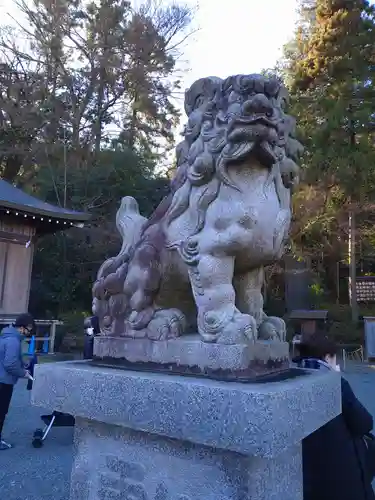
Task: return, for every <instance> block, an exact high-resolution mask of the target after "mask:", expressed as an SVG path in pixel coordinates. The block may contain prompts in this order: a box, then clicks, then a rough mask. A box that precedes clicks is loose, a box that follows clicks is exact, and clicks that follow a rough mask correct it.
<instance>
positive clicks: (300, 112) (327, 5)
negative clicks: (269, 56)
mask: <svg viewBox="0 0 375 500" xmlns="http://www.w3.org/2000/svg"><path fill="white" fill-rule="evenodd" d="M374 15H375V9H374V6H372V5H370V3H369V2H368V1H366V0H315V1H311V0H308V1H307V0H302V1H301V2H300V22H299V23H298V27H297V30H296V33H295V37H294V39H293V40H292V41H291V43H290V44H288V46H287V47H286V48H285V53H284V61H283V69H284V72H285V76H286V81H287V83H288V85H289V87H290V90H291V95H292V108H293V109H292V114H294V115H296V117H297V120H298V124H299V130H300V134H301V140H302V141H303V142H304V144H305V146H306V153H305V156H304V161H303V166H304V177H305V184H304V185H303V186H302V189H301V191H300V193H298V194H297V196H296V198H295V200H294V203H295V204H296V205H297V207H298V208H297V211H296V217H297V219H298V221H297V224H296V226H295V229H296V228H298V233H297V234H296V233H295V234H294V241H295V243H297V245H299V246H300V248H303V250H306V249H307V248H308V249H309V250H310V252H311V253H313V254H314V253H315V254H317V253H320V254H323V255H324V256H325V258H327V257H328V260H329V261H330V265H331V268H332V264H333V263H334V262H335V261H338V260H341V259H342V258H343V257H344V256H345V255H347V253H346V246H345V245H346V244H347V239H348V238H347V235H348V212H352V213H355V212H356V213H358V214H359V217H358V221H360V222H361V224H362V227H361V229H365V226H366V217H363V215H360V212H361V211H362V212H363V211H364V209H365V208H366V206H367V204H368V202H369V200H370V199H371V197H372V195H373V193H374V186H375V168H374V165H375V150H374V141H373V122H374V112H375V104H374V103H375V87H374V85H375V64H374V63H375V51H374V47H375V22H374ZM353 234H354V233H353Z"/></svg>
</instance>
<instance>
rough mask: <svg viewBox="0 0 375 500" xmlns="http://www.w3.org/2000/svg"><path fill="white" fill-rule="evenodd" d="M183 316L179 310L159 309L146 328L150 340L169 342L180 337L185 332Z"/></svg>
mask: <svg viewBox="0 0 375 500" xmlns="http://www.w3.org/2000/svg"><path fill="white" fill-rule="evenodd" d="M186 324H187V323H186V318H185V315H184V314H183V313H182V312H181V311H180V310H179V309H159V310H158V311H156V312H155V314H154V317H153V318H152V320H151V321H150V323H149V324H148V326H147V337H148V338H149V339H151V340H169V339H175V338H177V337H180V336H181V335H182V334H183V333H184V332H185V330H186Z"/></svg>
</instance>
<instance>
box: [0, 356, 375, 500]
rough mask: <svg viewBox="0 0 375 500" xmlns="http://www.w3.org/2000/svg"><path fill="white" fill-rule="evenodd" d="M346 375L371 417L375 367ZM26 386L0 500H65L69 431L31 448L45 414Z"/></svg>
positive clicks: (12, 420)
mask: <svg viewBox="0 0 375 500" xmlns="http://www.w3.org/2000/svg"><path fill="white" fill-rule="evenodd" d="M348 372H349V373H347V374H346V376H347V378H348V380H349V381H350V383H351V384H352V387H353V390H354V392H355V393H356V394H357V396H358V397H359V399H360V400H361V401H362V402H363V403H364V404H365V405H366V407H367V408H368V409H369V410H370V412H371V413H372V414H373V415H374V417H375V366H374V367H367V366H363V365H362V366H361V367H358V366H351V367H349V368H348ZM29 399H30V393H29V392H28V391H26V384H25V383H24V382H22V383H21V382H20V383H19V385H18V386H17V389H16V392H15V395H14V399H13V401H12V407H11V411H10V413H9V418H8V421H7V424H6V428H5V432H4V437H7V438H8V439H9V440H10V441H11V442H12V443H14V445H15V447H14V449H12V450H9V451H6V452H0V499H7V500H68V499H69V476H70V470H71V466H72V442H73V433H72V430H71V429H67V428H60V429H59V428H55V429H52V431H51V433H50V435H49V436H48V439H47V441H46V443H45V446H44V447H43V448H41V449H34V448H33V447H32V446H31V440H32V434H33V432H34V430H35V429H36V428H38V427H42V426H43V424H42V422H41V421H40V419H39V417H40V415H41V414H43V413H49V411H50V409H47V410H45V411H43V410H41V409H39V408H34V407H32V406H31V405H30V404H29Z"/></svg>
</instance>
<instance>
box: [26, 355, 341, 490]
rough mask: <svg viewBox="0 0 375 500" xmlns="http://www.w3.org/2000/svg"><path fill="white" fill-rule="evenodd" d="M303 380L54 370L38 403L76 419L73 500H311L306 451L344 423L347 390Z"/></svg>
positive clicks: (314, 377) (38, 386)
mask: <svg viewBox="0 0 375 500" xmlns="http://www.w3.org/2000/svg"><path fill="white" fill-rule="evenodd" d="M300 372H301V373H302V376H300V377H296V378H293V379H289V380H284V381H282V382H275V383H267V384H242V383H241V384H238V383H236V384H232V383H228V382H217V381H215V382H213V381H210V380H202V379H199V378H191V377H181V376H175V375H162V374H154V373H137V372H134V371H126V370H116V369H114V368H107V367H97V366H92V365H90V364H89V363H88V362H66V363H46V364H41V365H37V366H36V368H35V374H34V375H35V382H34V385H33V393H32V401H33V404H35V405H37V406H40V407H42V408H51V409H54V410H56V411H62V412H65V413H69V414H71V415H73V416H74V417H75V418H76V425H75V448H74V449H75V456H74V464H73V468H72V476H71V493H70V500H129V499H134V500H135V499H138V500H197V499H204V500H302V499H303V492H302V456H301V455H302V453H301V452H302V446H301V442H302V440H303V439H304V438H305V437H306V436H308V435H309V434H311V433H312V432H314V431H315V430H316V429H318V428H319V427H321V426H323V425H325V424H326V423H327V422H329V421H330V420H331V419H332V418H334V417H336V416H337V415H338V414H339V413H340V411H341V404H340V402H341V390H340V383H341V382H340V376H339V374H337V373H334V372H322V373H319V372H320V370H312V373H306V372H304V371H303V370H300ZM46 446H47V445H46Z"/></svg>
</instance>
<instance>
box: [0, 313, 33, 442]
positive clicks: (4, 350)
mask: <svg viewBox="0 0 375 500" xmlns="http://www.w3.org/2000/svg"><path fill="white" fill-rule="evenodd" d="M33 328H34V319H33V317H32V316H31V315H30V314H28V313H25V314H21V315H20V316H18V318H17V319H16V321H15V323H14V324H13V325H10V326H7V327H6V328H4V329H3V330H2V332H1V334H0V450H8V449H9V448H11V447H12V446H11V445H10V444H9V443H7V442H6V441H4V440H3V438H2V431H3V426H4V421H5V417H6V415H7V413H8V410H9V405H10V401H11V399H12V394H13V388H14V386H15V384H16V383H17V381H18V379H20V378H28V377H29V372H28V371H27V370H26V368H25V365H24V364H23V361H22V340H23V337H24V336H30V335H31V333H32V330H33Z"/></svg>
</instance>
